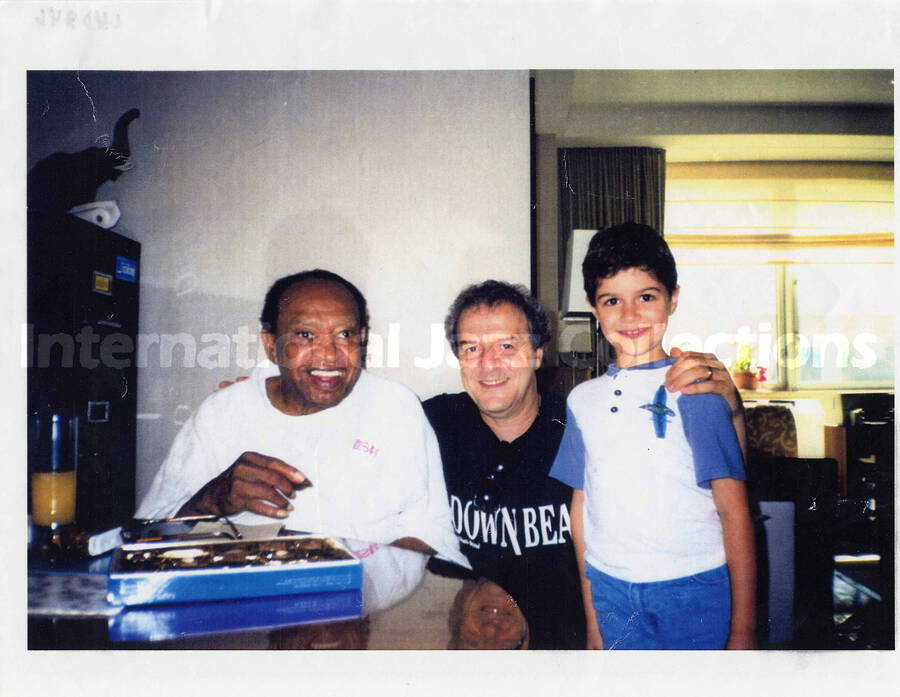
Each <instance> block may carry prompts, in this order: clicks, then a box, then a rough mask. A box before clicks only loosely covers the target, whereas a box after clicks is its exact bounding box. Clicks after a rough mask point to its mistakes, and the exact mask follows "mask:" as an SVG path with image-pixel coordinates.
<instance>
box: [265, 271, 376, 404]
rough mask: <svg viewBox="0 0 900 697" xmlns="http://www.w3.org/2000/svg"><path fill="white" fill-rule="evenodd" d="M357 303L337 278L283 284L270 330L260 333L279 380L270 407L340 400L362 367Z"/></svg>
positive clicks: (346, 393) (361, 340)
mask: <svg viewBox="0 0 900 697" xmlns="http://www.w3.org/2000/svg"><path fill="white" fill-rule="evenodd" d="M359 325H360V318H359V314H358V311H357V306H356V303H355V301H354V300H353V296H352V295H350V292H349V291H348V290H347V289H346V288H344V287H343V286H341V285H340V284H339V283H334V282H332V281H322V280H318V279H314V280H308V281H301V282H299V283H295V284H294V285H292V286H291V287H290V288H288V289H287V290H286V291H285V293H284V295H283V296H282V298H281V300H280V302H279V303H278V323H277V325H276V333H275V334H274V335H273V334H271V333H269V332H265V331H264V332H262V340H263V344H264V345H265V348H266V354H267V355H268V357H269V360H271V361H273V362H275V363H277V364H278V367H279V370H280V372H281V381H280V385H279V389H278V392H277V395H272V394H271V393H270V397H271V396H276V402H280V403H276V404H275V406H276V407H278V408H279V409H281V410H282V411H285V412H286V413H291V414H314V413H315V412H318V411H322V410H323V409H327V408H329V407H333V406H335V405H337V404H339V403H340V402H341V400H343V399H344V398H345V397H346V396H347V395H348V394H350V392H351V391H352V390H353V386H354V385H355V384H356V381H357V380H358V379H359V375H360V373H361V372H362V368H363V365H362V363H363V359H362V346H363V344H364V343H365V330H364V329H360V326H359Z"/></svg>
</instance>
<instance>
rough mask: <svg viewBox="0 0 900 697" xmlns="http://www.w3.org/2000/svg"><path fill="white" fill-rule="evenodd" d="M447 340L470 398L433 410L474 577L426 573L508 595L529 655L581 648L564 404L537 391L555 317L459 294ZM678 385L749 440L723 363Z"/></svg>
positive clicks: (445, 399) (697, 360)
mask: <svg viewBox="0 0 900 697" xmlns="http://www.w3.org/2000/svg"><path fill="white" fill-rule="evenodd" d="M444 329H445V332H446V335H447V340H448V341H449V342H450V346H451V348H452V350H453V353H454V354H455V355H456V357H457V358H458V359H459V367H460V376H461V378H462V383H463V387H464V388H465V390H466V391H465V392H461V393H459V394H442V395H438V396H436V397H432V398H431V399H429V400H427V401H426V402H425V403H424V407H425V413H426V414H427V416H428V419H429V420H430V421H431V425H432V426H433V427H434V430H435V433H436V434H437V438H438V442H439V444H440V449H441V459H442V461H443V466H444V479H445V481H446V484H447V493H448V496H449V497H450V509H451V513H452V516H453V525H454V528H455V530H456V533H457V536H458V538H459V542H460V549H461V551H462V552H463V554H465V555H466V557H468V559H469V562H470V563H471V565H472V569H473V572H467V571H466V570H464V569H462V568H461V567H459V566H456V565H453V564H450V563H448V562H444V561H442V560H439V559H436V558H432V559H431V560H430V561H429V563H428V568H429V569H430V570H431V571H433V572H434V573H438V574H442V575H451V576H465V575H470V574H471V573H474V574H475V575H476V576H479V577H484V578H487V579H489V580H491V581H493V582H494V583H496V584H498V585H500V586H501V587H503V588H504V589H505V590H506V591H507V592H508V593H509V594H510V595H511V596H512V598H513V599H514V600H515V601H516V603H517V604H518V605H519V607H520V608H521V610H522V612H523V613H524V614H525V617H526V619H527V621H528V626H529V632H530V637H531V638H530V641H529V644H528V646H529V648H535V649H564V648H571V649H583V648H585V628H584V610H583V600H582V588H581V582H580V580H579V574H578V568H577V563H576V560H575V552H574V549H573V546H572V535H571V521H570V519H569V502H570V501H571V497H572V490H571V489H570V488H569V487H567V486H565V485H564V484H562V483H561V482H559V481H557V480H555V479H552V478H550V477H549V476H547V475H548V473H549V471H550V466H551V465H552V464H553V459H554V457H555V455H556V451H557V448H558V447H559V443H560V440H561V438H562V433H563V429H564V427H565V413H566V412H565V401H564V399H563V398H562V397H561V396H558V395H553V394H550V393H545V394H541V393H539V391H538V386H537V375H536V371H537V369H538V367H540V364H541V359H542V358H543V352H544V346H546V344H547V342H548V341H549V340H550V328H549V323H548V321H547V315H546V314H545V313H544V311H543V310H542V309H541V307H540V305H538V303H537V301H535V300H534V298H532V297H531V296H529V295H528V293H527V291H526V290H525V289H524V288H523V287H521V286H513V285H511V284H508V283H503V282H499V281H485V282H484V283H481V284H478V285H474V286H470V287H468V288H466V289H465V290H463V291H462V293H460V294H459V296H458V297H457V298H456V300H455V301H454V302H453V305H452V306H451V307H450V311H449V313H448V315H447V319H446V321H445V323H444ZM670 376H671V380H672V382H673V389H684V388H686V387H687V389H688V390H689V391H703V392H710V391H714V392H717V393H719V394H722V395H723V396H724V397H725V398H726V400H727V401H728V402H729V404H730V405H731V406H732V411H733V413H735V414H736V416H735V419H736V423H735V425H736V428H738V432H739V434H743V416H742V415H741V414H739V411H740V402H739V398H738V397H737V393H736V390H735V388H734V385H733V383H732V382H731V379H730V376H729V375H728V372H727V370H726V369H725V367H724V366H723V365H722V364H721V363H719V362H718V361H717V360H716V359H715V357H714V356H709V355H706V354H686V355H685V356H684V357H683V358H682V360H680V361H678V363H676V364H675V365H673V366H672V370H671V371H670ZM698 380H705V382H703V383H698ZM688 386H691V387H688Z"/></svg>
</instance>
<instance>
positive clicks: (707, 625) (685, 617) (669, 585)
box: [585, 564, 731, 650]
mask: <svg viewBox="0 0 900 697" xmlns="http://www.w3.org/2000/svg"><path fill="white" fill-rule="evenodd" d="M585 575H586V576H587V578H588V580H589V581H590V582H591V598H592V600H593V604H594V611H595V612H596V613H597V622H598V624H599V625H600V633H601V634H602V635H603V646H604V648H607V649H620V650H621V649H682V650H684V649H700V650H711V649H723V648H725V643H726V642H727V641H728V630H729V626H730V624H731V589H730V586H729V583H728V567H727V566H724V565H723V566H720V567H718V568H716V569H710V570H709V571H703V572H701V573H699V574H694V575H693V576H684V577H682V578H675V579H672V580H670V581H656V582H653V583H629V582H627V581H621V580H619V579H617V578H614V577H612V576H609V575H607V574H604V573H603V572H601V571H598V570H597V569H595V568H594V567H592V566H591V565H590V564H585Z"/></svg>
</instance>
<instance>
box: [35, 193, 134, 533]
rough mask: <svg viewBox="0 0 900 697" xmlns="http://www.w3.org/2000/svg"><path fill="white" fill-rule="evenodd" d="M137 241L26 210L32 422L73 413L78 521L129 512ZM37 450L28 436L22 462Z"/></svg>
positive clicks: (95, 523) (97, 526)
mask: <svg viewBox="0 0 900 697" xmlns="http://www.w3.org/2000/svg"><path fill="white" fill-rule="evenodd" d="M140 256H141V246H140V244H139V243H138V242H135V241H134V240H131V239H128V238H127V237H125V236H123V235H120V234H117V233H115V232H112V231H111V230H106V229H103V228H101V227H98V226H96V225H93V224H91V223H88V222H85V221H83V220H81V219H79V218H76V217H74V216H71V215H66V214H50V213H43V212H39V211H33V210H30V211H29V213H28V261H27V264H28V277H27V283H28V325H27V327H26V342H25V348H26V352H27V353H26V361H27V367H28V411H29V425H30V426H31V424H33V423H36V422H37V421H39V420H41V419H47V418H49V415H50V414H53V413H60V414H64V415H67V416H74V417H76V418H77V423H78V431H77V441H76V443H77V454H76V458H77V498H76V513H75V516H76V518H75V522H76V524H77V526H78V527H79V528H81V529H84V530H88V531H96V530H102V529H106V528H109V527H114V526H115V525H119V524H121V523H122V522H123V521H125V520H128V519H130V518H131V516H132V514H133V512H134V486H135V433H136V420H137V366H136V356H137V341H138V298H139V285H140V278H139V268H140ZM37 457H40V448H39V447H36V446H35V444H34V443H33V442H31V441H29V469H31V468H32V467H33V466H34V464H35V462H34V459H35V458H37Z"/></svg>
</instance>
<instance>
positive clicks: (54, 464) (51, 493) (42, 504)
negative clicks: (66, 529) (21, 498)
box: [31, 412, 78, 530]
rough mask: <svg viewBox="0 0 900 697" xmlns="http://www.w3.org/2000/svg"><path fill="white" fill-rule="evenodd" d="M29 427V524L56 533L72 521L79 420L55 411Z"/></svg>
mask: <svg viewBox="0 0 900 697" xmlns="http://www.w3.org/2000/svg"><path fill="white" fill-rule="evenodd" d="M32 427H33V428H34V429H35V430H36V433H35V434H34V435H35V437H36V438H35V442H34V443H33V447H34V448H35V452H34V455H35V457H34V458H33V459H32V472H31V521H32V523H34V524H35V525H38V526H42V527H46V528H51V529H53V530H55V529H57V528H58V527H60V526H62V525H69V524H71V523H74V522H75V478H76V476H75V475H76V459H77V451H78V446H77V444H78V417H77V416H72V417H67V416H66V415H65V414H64V413H61V412H56V413H53V414H51V415H50V417H49V419H43V420H39V421H36V422H35V423H33V424H32Z"/></svg>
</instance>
